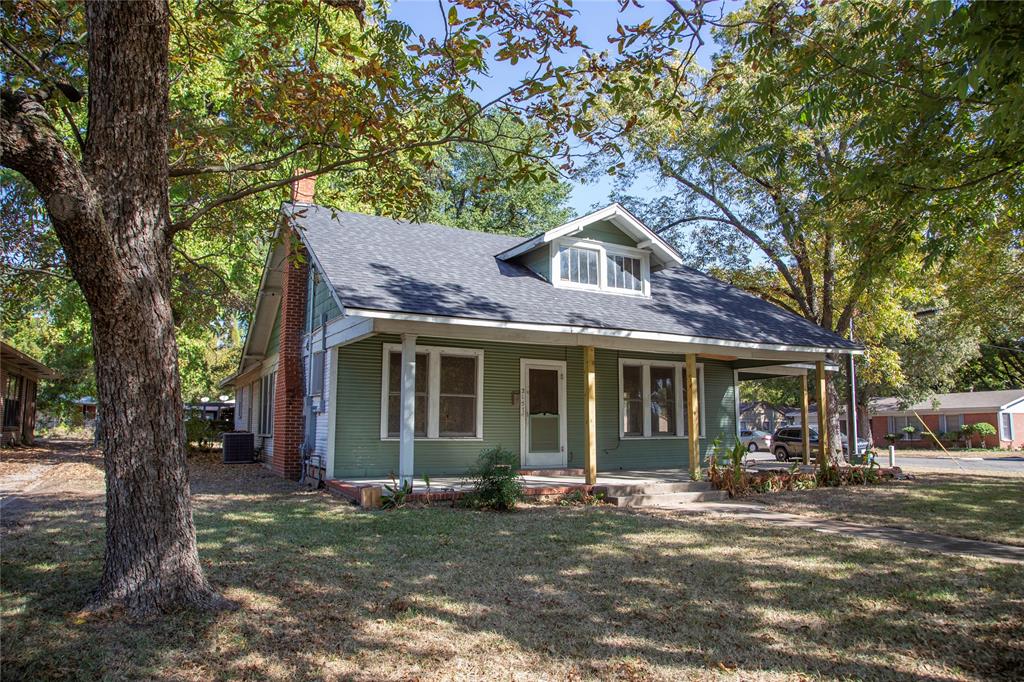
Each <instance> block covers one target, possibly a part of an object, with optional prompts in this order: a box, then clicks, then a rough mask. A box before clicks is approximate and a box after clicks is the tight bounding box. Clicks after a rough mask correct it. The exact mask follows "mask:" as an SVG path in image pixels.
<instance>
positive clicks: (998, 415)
mask: <svg viewBox="0 0 1024 682" xmlns="http://www.w3.org/2000/svg"><path fill="white" fill-rule="evenodd" d="M1004 415H1005V416H1006V417H1008V418H1009V419H1010V437H1009V438H1003V416H1004ZM996 421H997V422H999V423H998V424H996V429H997V430H996V436H998V438H999V440H1001V441H1002V440H1005V441H1013V440H1014V438H1015V434H1014V432H1013V412H1006V411H1003V410H1000V411H999V412H997V413H996Z"/></svg>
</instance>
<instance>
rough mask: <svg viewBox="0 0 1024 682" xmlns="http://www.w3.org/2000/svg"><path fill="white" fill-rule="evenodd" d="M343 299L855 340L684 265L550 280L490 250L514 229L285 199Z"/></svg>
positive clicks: (391, 307) (601, 323) (653, 328)
mask: <svg viewBox="0 0 1024 682" xmlns="http://www.w3.org/2000/svg"><path fill="white" fill-rule="evenodd" d="M284 210H285V211H286V212H291V213H292V214H293V215H294V217H295V219H296V220H295V224H296V226H297V227H298V228H299V229H300V231H301V233H302V235H303V238H304V240H305V242H306V244H307V245H308V247H309V248H310V250H311V251H312V252H313V255H314V257H315V258H316V260H317V262H318V263H319V264H320V266H321V268H322V269H323V271H324V274H325V275H326V276H327V278H328V279H329V280H330V282H331V284H332V285H333V286H334V288H335V290H336V291H337V293H338V297H339V298H340V299H341V301H342V304H343V305H345V306H346V307H350V308H367V309H372V310H381V311H388V312H404V313H418V314H425V315H444V316H452V317H460V318H471V319H481V320H503V321H514V322H528V323H537V324H558V325H576V326H585V327H596V328H601V329H617V330H629V331H644V332H659V333H666V334H680V335H686V336H695V337H702V338H709V339H720V340H727V341H739V342H744V343H757V344H772V345H793V346H813V347H816V348H835V349H854V348H859V346H856V345H855V344H852V343H850V342H849V341H847V340H845V339H843V338H842V337H840V336H837V335H836V334H833V333H832V332H829V331H826V330H825V329H823V328H821V327H819V326H818V325H816V324H813V323H811V322H809V321H807V320H805V319H803V318H801V317H799V316H797V315H794V314H792V313H790V312H788V311H785V310H783V309H782V308H779V307H778V306H775V305H772V304H771V303H768V302H766V301H764V300H762V299H760V298H758V297H756V296H753V295H752V294H749V293H747V292H745V291H743V290H741V289H738V288H736V287H734V286H731V285H729V284H726V283H724V282H721V281H719V280H716V279H714V278H712V277H709V276H708V275H706V274H704V273H702V272H700V271H698V270H694V269H692V268H687V267H682V266H680V267H675V268H669V269H666V270H662V271H660V272H657V273H654V274H653V275H652V276H651V297H650V298H641V297H636V296H621V295H615V294H607V293H600V292H587V291H575V290H569V289H560V288H556V287H553V286H552V285H551V284H549V283H548V282H546V281H544V280H543V279H542V278H540V277H538V276H537V275H535V274H534V273H533V272H531V271H530V270H529V269H528V268H526V267H524V266H522V265H518V264H516V263H509V262H503V261H500V260H498V259H496V258H495V256H496V255H497V254H498V253H500V252H502V251H504V250H506V249H508V248H510V247H511V246H514V245H515V244H516V243H518V242H520V241H522V239H521V238H519V237H509V236H503V235H496V234H489V233H485V232H474V231H470V230H460V229H456V228H452V227H445V226H442V225H432V224H425V223H407V222H402V221H397V220H392V219H390V218H381V217H376V216H368V215H363V214H359V213H345V212H341V211H336V210H334V209H331V208H327V207H322V206H306V205H296V206H288V205H286V206H285V209H284Z"/></svg>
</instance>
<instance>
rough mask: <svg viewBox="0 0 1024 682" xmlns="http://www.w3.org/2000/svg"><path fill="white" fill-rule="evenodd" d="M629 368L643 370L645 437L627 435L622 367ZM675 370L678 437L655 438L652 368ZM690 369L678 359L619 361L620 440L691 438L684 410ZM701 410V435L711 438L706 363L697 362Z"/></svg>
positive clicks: (698, 405) (699, 405)
mask: <svg viewBox="0 0 1024 682" xmlns="http://www.w3.org/2000/svg"><path fill="white" fill-rule="evenodd" d="M626 365H631V366H634V367H641V368H642V369H641V372H640V381H641V382H642V386H641V398H642V399H643V408H642V409H643V415H644V426H643V429H644V432H643V435H641V436H634V435H627V434H626V432H625V420H626V412H625V410H626V401H625V399H624V398H623V386H622V368H623V367H625V366H626ZM652 365H653V366H655V367H672V368H673V375H672V382H673V384H674V385H675V401H674V402H675V412H676V433H675V435H667V434H658V435H654V433H653V432H652V431H653V429H652V424H651V366H652ZM685 369H686V363H685V362H677V361H674V360H656V359H651V358H630V357H620V358H619V440H671V439H677V440H678V439H682V438H686V437H687V426H686V421H687V420H686V414H685V412H684V410H683V399H684V395H683V392H684V390H685V388H684V386H683V371H684V370H685ZM697 407H698V409H699V410H700V433H699V434H698V438H706V437H707V427H706V424H707V418H706V410H705V409H704V363H702V362H698V363H697Z"/></svg>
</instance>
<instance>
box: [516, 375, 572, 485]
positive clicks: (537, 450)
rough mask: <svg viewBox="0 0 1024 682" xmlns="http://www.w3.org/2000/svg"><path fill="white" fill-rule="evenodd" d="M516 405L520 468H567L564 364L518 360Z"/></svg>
mask: <svg viewBox="0 0 1024 682" xmlns="http://www.w3.org/2000/svg"><path fill="white" fill-rule="evenodd" d="M519 385H520V386H521V388H522V397H521V399H520V401H519V415H520V424H521V434H520V439H521V443H522V453H523V454H522V464H523V467H524V468H526V469H537V468H559V467H564V466H565V464H566V453H567V444H566V434H567V433H568V430H567V429H566V423H565V412H566V410H565V362H564V361H562V360H521V361H520V383H519Z"/></svg>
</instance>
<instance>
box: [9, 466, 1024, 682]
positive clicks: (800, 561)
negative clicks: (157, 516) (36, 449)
mask: <svg viewBox="0 0 1024 682" xmlns="http://www.w3.org/2000/svg"><path fill="white" fill-rule="evenodd" d="M223 469H224V471H221V472H219V473H217V474H216V475H215V476H214V477H213V479H214V480H210V479H209V478H204V476H205V475H204V474H201V473H200V474H198V475H197V474H194V476H193V480H194V482H195V484H194V485H195V490H196V523H197V526H198V535H199V542H200V547H201V552H202V557H203V563H204V565H205V567H206V570H207V573H208V575H209V576H210V578H211V580H212V581H213V582H214V583H215V584H217V585H218V586H220V587H221V588H222V589H223V591H224V592H225V593H226V595H227V596H229V597H230V598H232V599H235V600H237V602H238V603H239V604H240V608H239V610H237V611H233V612H225V613H219V614H215V615H199V614H193V613H181V614H176V615H172V616H167V617H164V618H161V619H158V620H154V621H153V622H150V623H143V624H139V623H130V622H126V621H124V620H122V619H117V618H114V619H99V620H82V619H81V618H79V617H78V616H76V613H75V612H76V609H78V608H80V607H81V605H83V604H84V603H85V602H86V600H87V599H88V596H89V592H90V589H91V588H92V587H93V586H94V584H95V582H96V580H97V578H98V575H99V570H100V562H101V556H102V549H103V528H102V517H101V514H102V507H101V506H98V505H92V506H79V507H72V508H60V509H56V508H41V509H38V510H35V511H33V512H32V513H30V514H28V515H27V516H26V517H25V518H24V519H22V523H21V525H16V526H14V527H9V528H7V529H6V530H5V536H4V538H3V556H2V562H3V565H2V628H3V631H2V635H3V642H4V663H3V673H4V679H11V680H13V679H53V678H78V679H96V678H101V677H103V678H108V679H140V678H144V679H157V680H208V679H253V680H257V679H260V680H262V679H270V680H277V679H281V680H292V679H327V680H332V679H357V680H378V679H401V680H412V679H424V680H426V679H520V680H537V679H552V680H562V679H569V680H578V679H616V680H620V679H625V680H642V679H643V680H645V679H666V680H667V679H692V678H714V679H719V678H724V679H744V680H749V679H793V680H795V679H807V677H815V678H818V677H839V678H846V679H905V680H910V679H920V678H921V677H928V678H933V679H947V680H951V679H975V680H981V679H993V678H1000V677H1002V678H1008V679H1009V678H1013V677H1015V676H1019V674H1020V672H1021V671H1022V670H1024V567H1022V566H1019V565H1007V564H995V563H987V562H985V561H979V560H973V559H966V558H959V557H949V556H940V555H932V554H927V553H924V552H919V551H915V550H911V549H906V548H903V547H900V546H896V545H875V544H872V543H869V542H867V541H863V540H854V539H846V538H841V537H835V536H826V535H822V534H818V533H813V532H807V531H803V530H796V529H784V528H776V527H772V526H770V525H752V524H750V523H747V522H743V521H740V520H737V519H730V518H726V517H716V516H679V515H673V514H671V513H667V512H663V513H657V514H653V513H652V514H639V513H629V512H622V511H618V510H614V509H608V508H559V507H532V508H528V509H525V510H523V511H521V512H518V513H515V514H506V515H502V514H494V513H477V512H467V511H460V510H451V509H430V510H399V511H395V512H373V513H367V512H360V511H357V510H354V509H352V508H351V507H347V506H345V505H343V504H341V503H340V502H339V501H337V500H335V499H333V498H330V497H329V496H327V495H325V494H323V493H308V492H301V491H297V490H296V488H295V487H294V486H292V485H291V484H287V483H284V482H281V481H279V480H277V479H273V478H272V477H270V475H269V474H267V473H265V472H263V471H262V470H256V469H255V468H247V472H246V473H245V474H242V480H241V482H239V481H238V480H236V478H234V477H238V476H239V475H240V471H241V470H239V469H233V470H227V468H226V467H225V468H223ZM217 476H221V477H223V480H221V481H220V483H218V482H217V480H216V478H217ZM225 481H227V482H229V483H230V486H229V487H234V488H237V487H239V486H240V487H241V488H242V489H243V490H244V492H235V493H225V492H224V483H225Z"/></svg>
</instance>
